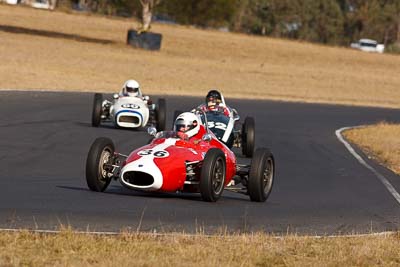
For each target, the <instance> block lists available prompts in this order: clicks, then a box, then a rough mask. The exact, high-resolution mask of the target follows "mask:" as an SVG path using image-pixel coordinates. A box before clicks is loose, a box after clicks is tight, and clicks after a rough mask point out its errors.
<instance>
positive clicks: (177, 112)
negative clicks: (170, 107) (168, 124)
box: [172, 110, 183, 130]
mask: <svg viewBox="0 0 400 267" xmlns="http://www.w3.org/2000/svg"><path fill="white" fill-rule="evenodd" d="M182 113H183V111H182V110H175V111H174V117H173V118H172V130H174V125H175V120H176V118H178V116H179V115H181V114H182Z"/></svg>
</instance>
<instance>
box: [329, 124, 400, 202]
mask: <svg viewBox="0 0 400 267" xmlns="http://www.w3.org/2000/svg"><path fill="white" fill-rule="evenodd" d="M363 127H365V126H363V125H360V126H354V127H343V128H340V129H338V130H336V132H335V133H336V137H337V138H338V139H339V141H340V142H342V143H343V144H344V146H345V147H346V148H347V150H348V151H349V152H350V153H351V154H352V155H353V156H354V157H355V158H356V159H357V160H358V162H359V163H361V164H362V165H364V167H366V168H367V169H369V170H370V171H371V172H373V173H374V174H375V176H376V177H377V178H378V179H379V180H380V181H381V182H382V184H383V185H384V186H385V187H386V189H387V190H388V191H389V192H390V194H392V196H393V197H394V198H395V199H396V201H397V202H398V203H399V204H400V194H399V193H398V192H397V191H396V189H395V188H394V187H393V185H392V184H391V183H390V182H389V181H388V179H387V178H386V177H385V176H383V175H382V174H380V173H379V172H378V171H377V170H375V169H374V168H373V167H372V166H371V165H369V164H368V163H367V162H366V161H365V160H364V159H363V158H362V157H361V156H360V155H359V154H358V153H357V152H356V151H355V150H354V148H353V147H352V146H351V145H350V144H349V142H347V141H346V140H345V139H344V138H343V135H342V132H343V131H345V130H350V129H356V128H363Z"/></svg>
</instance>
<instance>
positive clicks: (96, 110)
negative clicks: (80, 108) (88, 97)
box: [92, 93, 103, 127]
mask: <svg viewBox="0 0 400 267" xmlns="http://www.w3.org/2000/svg"><path fill="white" fill-rule="evenodd" d="M102 103H103V95H102V94H99V93H96V94H94V99H93V111H92V126H94V127H98V126H99V125H100V122H101V110H102Z"/></svg>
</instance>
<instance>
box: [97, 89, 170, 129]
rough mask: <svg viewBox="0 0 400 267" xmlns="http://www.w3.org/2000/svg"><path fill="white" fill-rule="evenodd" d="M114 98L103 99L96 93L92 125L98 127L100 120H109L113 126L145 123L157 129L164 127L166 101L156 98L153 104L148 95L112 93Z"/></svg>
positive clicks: (142, 124) (135, 126) (134, 126)
mask: <svg viewBox="0 0 400 267" xmlns="http://www.w3.org/2000/svg"><path fill="white" fill-rule="evenodd" d="M113 98H114V100H113V101H109V100H103V95H102V94H99V93H96V94H95V95H94V101H93V111H92V125H93V126H94V127H98V126H99V125H100V123H101V122H105V121H111V122H112V123H113V124H114V126H115V127H123V128H138V127H144V126H146V125H151V126H155V127H156V128H157V130H159V131H161V130H164V129H165V122H166V101H165V99H163V98H160V99H158V102H157V104H153V103H152V101H151V100H150V97H149V96H143V97H135V96H120V95H118V94H114V95H113Z"/></svg>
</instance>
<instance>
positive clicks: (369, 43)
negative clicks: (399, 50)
mask: <svg viewBox="0 0 400 267" xmlns="http://www.w3.org/2000/svg"><path fill="white" fill-rule="evenodd" d="M350 46H351V47H352V48H355V49H359V50H361V51H364V52H375V53H383V52H384V50H385V45H383V44H378V42H377V41H375V40H371V39H360V40H359V41H358V42H357V43H352V44H351V45H350Z"/></svg>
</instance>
